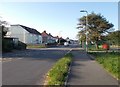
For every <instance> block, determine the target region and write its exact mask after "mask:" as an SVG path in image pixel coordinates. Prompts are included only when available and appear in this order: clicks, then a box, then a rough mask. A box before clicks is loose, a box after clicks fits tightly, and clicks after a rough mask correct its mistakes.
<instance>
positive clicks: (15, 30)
mask: <svg viewBox="0 0 120 87" xmlns="http://www.w3.org/2000/svg"><path fill="white" fill-rule="evenodd" d="M7 37H16V38H19V41H21V42H23V43H26V44H41V43H42V36H41V34H40V33H39V32H38V31H37V30H36V29H33V28H29V27H26V26H24V25H19V24H17V25H11V27H10V28H9V31H8V32H7Z"/></svg>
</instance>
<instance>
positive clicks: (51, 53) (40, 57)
mask: <svg viewBox="0 0 120 87" xmlns="http://www.w3.org/2000/svg"><path fill="white" fill-rule="evenodd" d="M71 49H72V53H73V55H74V58H73V64H72V68H71V73H70V75H69V79H68V83H67V85H118V81H117V80H116V79H114V78H113V77H112V76H111V75H110V74H108V73H107V72H106V71H105V70H104V69H103V68H102V67H101V66H100V65H99V64H98V63H97V62H95V60H91V59H90V57H89V56H87V55H86V52H85V51H83V49H82V48H79V46H70V47H59V48H58V47H56V48H41V49H27V50H25V51H16V52H14V53H5V54H3V57H4V58H6V61H4V62H3V64H2V69H3V70H2V75H3V78H2V81H3V82H2V83H3V85H43V81H44V79H45V74H46V73H47V72H48V70H49V69H50V68H51V67H52V66H53V64H55V62H56V61H57V60H58V59H59V58H61V57H63V56H64V55H65V54H66V53H67V52H68V51H69V50H71ZM7 58H9V61H7Z"/></svg>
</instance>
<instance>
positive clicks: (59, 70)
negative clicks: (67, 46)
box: [47, 53, 72, 85]
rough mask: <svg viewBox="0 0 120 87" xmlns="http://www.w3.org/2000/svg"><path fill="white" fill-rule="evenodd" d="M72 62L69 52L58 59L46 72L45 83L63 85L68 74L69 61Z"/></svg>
mask: <svg viewBox="0 0 120 87" xmlns="http://www.w3.org/2000/svg"><path fill="white" fill-rule="evenodd" d="M71 62H72V54H71V53H69V54H67V55H65V56H64V57H63V58H61V59H59V60H58V61H57V62H56V64H55V65H54V66H53V67H52V69H51V70H50V71H49V72H48V83H47V85H64V82H65V78H66V76H67V74H68V69H69V66H70V63H71Z"/></svg>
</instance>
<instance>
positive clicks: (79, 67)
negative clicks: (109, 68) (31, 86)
mask: <svg viewBox="0 0 120 87" xmlns="http://www.w3.org/2000/svg"><path fill="white" fill-rule="evenodd" d="M72 53H73V55H74V59H73V63H72V67H71V73H70V74H69V78H68V83H67V85H118V81H117V80H116V79H115V78H113V77H112V76H111V75H110V74H108V72H106V71H105V70H104V69H103V67H102V66H100V65H99V64H98V63H97V62H96V61H95V60H91V59H90V57H89V56H87V55H86V52H83V51H77V50H76V51H75V50H74V51H72Z"/></svg>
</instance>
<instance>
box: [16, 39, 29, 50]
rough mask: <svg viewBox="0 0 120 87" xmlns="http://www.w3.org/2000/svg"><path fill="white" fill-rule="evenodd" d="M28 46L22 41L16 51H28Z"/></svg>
mask: <svg viewBox="0 0 120 87" xmlns="http://www.w3.org/2000/svg"><path fill="white" fill-rule="evenodd" d="M26 47H27V45H26V44H25V43H23V42H21V41H19V42H18V46H17V47H16V49H18V50H22V49H26Z"/></svg>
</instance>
